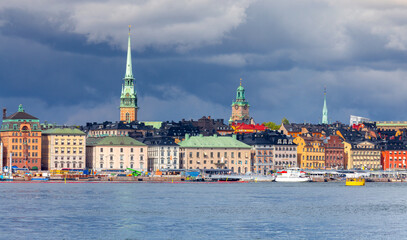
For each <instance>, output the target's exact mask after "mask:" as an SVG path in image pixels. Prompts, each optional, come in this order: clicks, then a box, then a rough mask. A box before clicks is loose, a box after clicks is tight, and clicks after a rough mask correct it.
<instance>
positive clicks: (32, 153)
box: [11, 152, 38, 157]
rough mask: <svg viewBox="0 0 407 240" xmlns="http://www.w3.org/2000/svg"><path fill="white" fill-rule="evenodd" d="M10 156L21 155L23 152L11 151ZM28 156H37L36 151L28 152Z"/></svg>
mask: <svg viewBox="0 0 407 240" xmlns="http://www.w3.org/2000/svg"><path fill="white" fill-rule="evenodd" d="M11 156H13V157H22V156H23V154H22V153H21V152H11ZM28 156H29V157H38V153H37V152H28Z"/></svg>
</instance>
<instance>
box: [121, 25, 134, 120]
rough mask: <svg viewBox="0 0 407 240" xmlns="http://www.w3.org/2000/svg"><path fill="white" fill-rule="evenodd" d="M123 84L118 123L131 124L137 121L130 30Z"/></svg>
mask: <svg viewBox="0 0 407 240" xmlns="http://www.w3.org/2000/svg"><path fill="white" fill-rule="evenodd" d="M123 80H124V84H123V85H122V93H121V95H120V121H123V122H127V123H129V122H133V121H137V111H138V106H137V91H136V90H135V79H134V77H133V70H132V64H131V46H130V30H129V39H128V47H127V62H126V74H125V76H124V79H123Z"/></svg>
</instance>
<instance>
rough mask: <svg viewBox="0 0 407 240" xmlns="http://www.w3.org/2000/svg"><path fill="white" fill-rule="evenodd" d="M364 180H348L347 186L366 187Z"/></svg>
mask: <svg viewBox="0 0 407 240" xmlns="http://www.w3.org/2000/svg"><path fill="white" fill-rule="evenodd" d="M365 181H366V180H365V179H364V178H347V179H346V186H365Z"/></svg>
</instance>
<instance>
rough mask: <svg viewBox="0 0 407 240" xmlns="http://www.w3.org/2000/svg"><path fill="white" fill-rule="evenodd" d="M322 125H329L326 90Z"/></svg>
mask: <svg viewBox="0 0 407 240" xmlns="http://www.w3.org/2000/svg"><path fill="white" fill-rule="evenodd" d="M322 124H328V107H327V106H326V88H325V89H324V108H322Z"/></svg>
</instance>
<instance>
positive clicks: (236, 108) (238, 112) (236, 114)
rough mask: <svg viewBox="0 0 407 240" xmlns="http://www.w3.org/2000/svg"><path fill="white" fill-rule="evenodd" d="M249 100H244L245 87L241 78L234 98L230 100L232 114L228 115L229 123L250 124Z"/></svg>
mask: <svg viewBox="0 0 407 240" xmlns="http://www.w3.org/2000/svg"><path fill="white" fill-rule="evenodd" d="M249 108H250V105H249V102H247V101H246V96H245V89H244V87H243V86H242V79H240V85H239V87H238V88H237V90H236V100H235V101H234V102H232V116H230V119H229V123H230V124H232V123H233V122H236V123H242V122H243V123H246V124H250V121H251V118H250V115H249Z"/></svg>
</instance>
